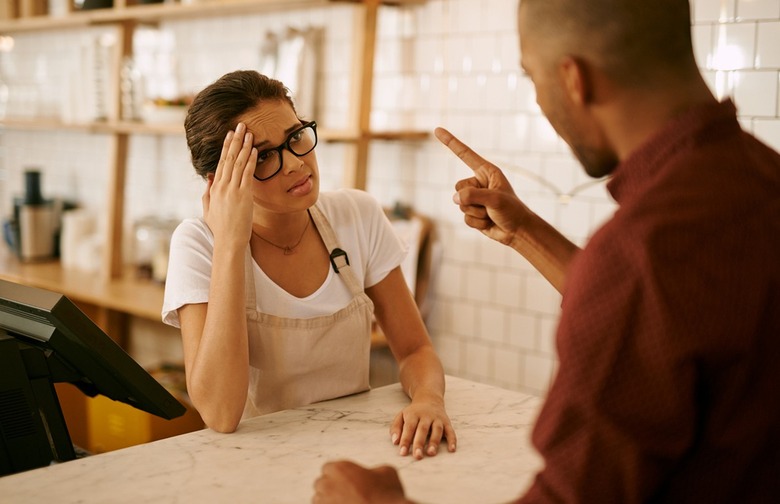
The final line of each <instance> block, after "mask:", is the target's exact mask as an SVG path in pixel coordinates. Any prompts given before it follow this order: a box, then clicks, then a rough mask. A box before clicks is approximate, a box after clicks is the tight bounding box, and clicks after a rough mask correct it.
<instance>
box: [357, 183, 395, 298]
mask: <svg viewBox="0 0 780 504" xmlns="http://www.w3.org/2000/svg"><path fill="white" fill-rule="evenodd" d="M344 192H345V193H346V194H348V195H349V198H350V200H351V202H352V204H353V211H354V216H355V219H356V221H357V222H356V227H357V228H358V229H361V230H362V234H363V240H364V242H365V246H366V247H367V254H365V256H364V261H365V265H364V271H365V279H364V282H363V283H364V288H369V287H373V286H374V285H376V284H378V283H379V282H381V281H382V280H384V278H385V277H386V276H387V275H388V274H389V273H390V272H391V271H392V270H394V269H395V268H397V267H398V266H400V265H401V263H402V262H403V260H404V258H405V257H406V254H407V252H408V249H409V247H408V245H407V243H406V242H404V241H403V240H402V239H401V238H400V237H399V236H398V235H397V234H396V232H395V230H394V229H393V225H392V224H391V223H390V220H389V219H388V218H387V216H386V215H385V212H384V210H382V207H381V205H380V204H379V202H378V201H377V200H376V199H374V197H373V196H371V195H370V194H368V193H366V192H365V191H359V190H356V189H346V190H344Z"/></svg>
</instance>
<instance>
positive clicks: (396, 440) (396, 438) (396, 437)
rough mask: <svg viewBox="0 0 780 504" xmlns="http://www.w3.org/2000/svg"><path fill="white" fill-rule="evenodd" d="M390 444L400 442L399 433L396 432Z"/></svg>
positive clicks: (391, 437)
mask: <svg viewBox="0 0 780 504" xmlns="http://www.w3.org/2000/svg"><path fill="white" fill-rule="evenodd" d="M390 442H392V443H393V444H396V443H397V442H398V434H397V433H395V432H394V433H393V435H392V436H390Z"/></svg>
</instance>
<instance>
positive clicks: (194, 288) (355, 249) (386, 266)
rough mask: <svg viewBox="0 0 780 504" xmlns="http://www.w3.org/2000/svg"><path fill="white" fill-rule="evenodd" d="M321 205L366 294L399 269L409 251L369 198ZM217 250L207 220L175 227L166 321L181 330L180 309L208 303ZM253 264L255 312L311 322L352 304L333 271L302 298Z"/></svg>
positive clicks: (345, 194)
mask: <svg viewBox="0 0 780 504" xmlns="http://www.w3.org/2000/svg"><path fill="white" fill-rule="evenodd" d="M317 205H318V206H319V208H320V209H321V210H322V213H323V214H324V215H325V217H326V218H327V219H328V221H329V222H330V225H331V227H332V228H333V231H334V233H335V235H336V239H337V240H338V243H339V246H340V248H342V249H343V250H344V251H346V252H347V256H348V258H349V265H350V266H351V268H352V270H353V271H354V273H355V276H356V277H357V279H358V281H359V282H361V283H362V285H363V288H364V289H365V288H368V287H371V286H373V285H376V284H377V283H379V282H380V281H381V280H383V279H384V278H385V277H386V276H387V274H388V273H390V271H392V270H393V269H395V268H396V267H397V266H399V265H400V264H401V262H402V261H403V259H404V257H405V256H406V253H407V250H408V247H407V245H406V244H405V243H404V242H403V241H402V240H401V239H400V238H399V237H398V236H397V235H396V234H395V232H394V231H393V227H392V225H391V224H390V222H389V220H388V219H387V217H386V216H385V214H384V212H383V211H382V208H381V206H380V205H379V203H378V202H377V201H376V200H375V199H374V198H373V197H372V196H370V195H369V194H368V193H366V192H364V191H359V190H356V189H340V190H338V191H332V192H323V193H321V194H320V197H319V200H318V202H317ZM213 251H214V236H213V235H212V234H211V230H209V228H208V226H207V225H206V222H205V221H204V220H203V219H186V220H184V221H182V223H181V224H179V226H178V227H177V228H176V230H175V231H174V233H173V236H172V237H171V249H170V259H169V262H168V276H167V279H166V282H165V297H164V300H163V310H162V320H163V322H165V323H166V324H169V325H172V326H174V327H179V315H178V312H177V310H178V309H179V308H181V307H182V306H184V305H187V304H195V303H206V302H208V300H209V285H210V283H211V258H212V254H213ZM252 265H253V268H254V271H253V273H254V275H253V276H254V281H255V290H256V292H257V310H258V311H259V312H261V313H267V314H269V315H275V316H278V317H284V318H297V319H302V318H312V317H318V316H322V315H330V314H332V313H335V312H336V311H338V310H340V309H342V308H344V307H345V306H347V304H349V302H350V301H351V300H352V295H351V294H350V292H349V289H348V288H347V286H346V284H345V283H344V282H343V281H342V280H341V279H340V278H339V276H338V275H337V274H336V273H335V272H334V271H333V268H329V270H328V276H327V278H326V279H325V282H324V283H323V284H322V286H320V288H319V289H317V291H316V292H314V293H312V294H311V295H309V296H306V297H305V298H298V297H295V296H293V295H292V294H290V293H288V292H287V291H285V290H284V289H282V288H281V287H279V286H278V285H276V284H275V283H274V282H273V281H272V280H271V279H270V278H268V276H267V275H266V274H265V273H264V272H263V270H262V269H261V268H260V267H259V266H258V265H257V263H255V262H254V261H252ZM303 274H305V272H303Z"/></svg>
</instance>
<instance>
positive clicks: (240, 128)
mask: <svg viewBox="0 0 780 504" xmlns="http://www.w3.org/2000/svg"><path fill="white" fill-rule="evenodd" d="M245 127H246V126H244V123H238V124H237V125H236V133H243V132H244V128H245Z"/></svg>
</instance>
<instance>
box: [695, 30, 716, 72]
mask: <svg viewBox="0 0 780 504" xmlns="http://www.w3.org/2000/svg"><path fill="white" fill-rule="evenodd" d="M712 32H713V28H712V25H710V24H705V25H696V26H693V27H692V28H691V36H692V38H693V53H694V54H695V55H696V63H697V65H698V66H699V68H707V67H708V66H709V62H710V59H711V58H712Z"/></svg>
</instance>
